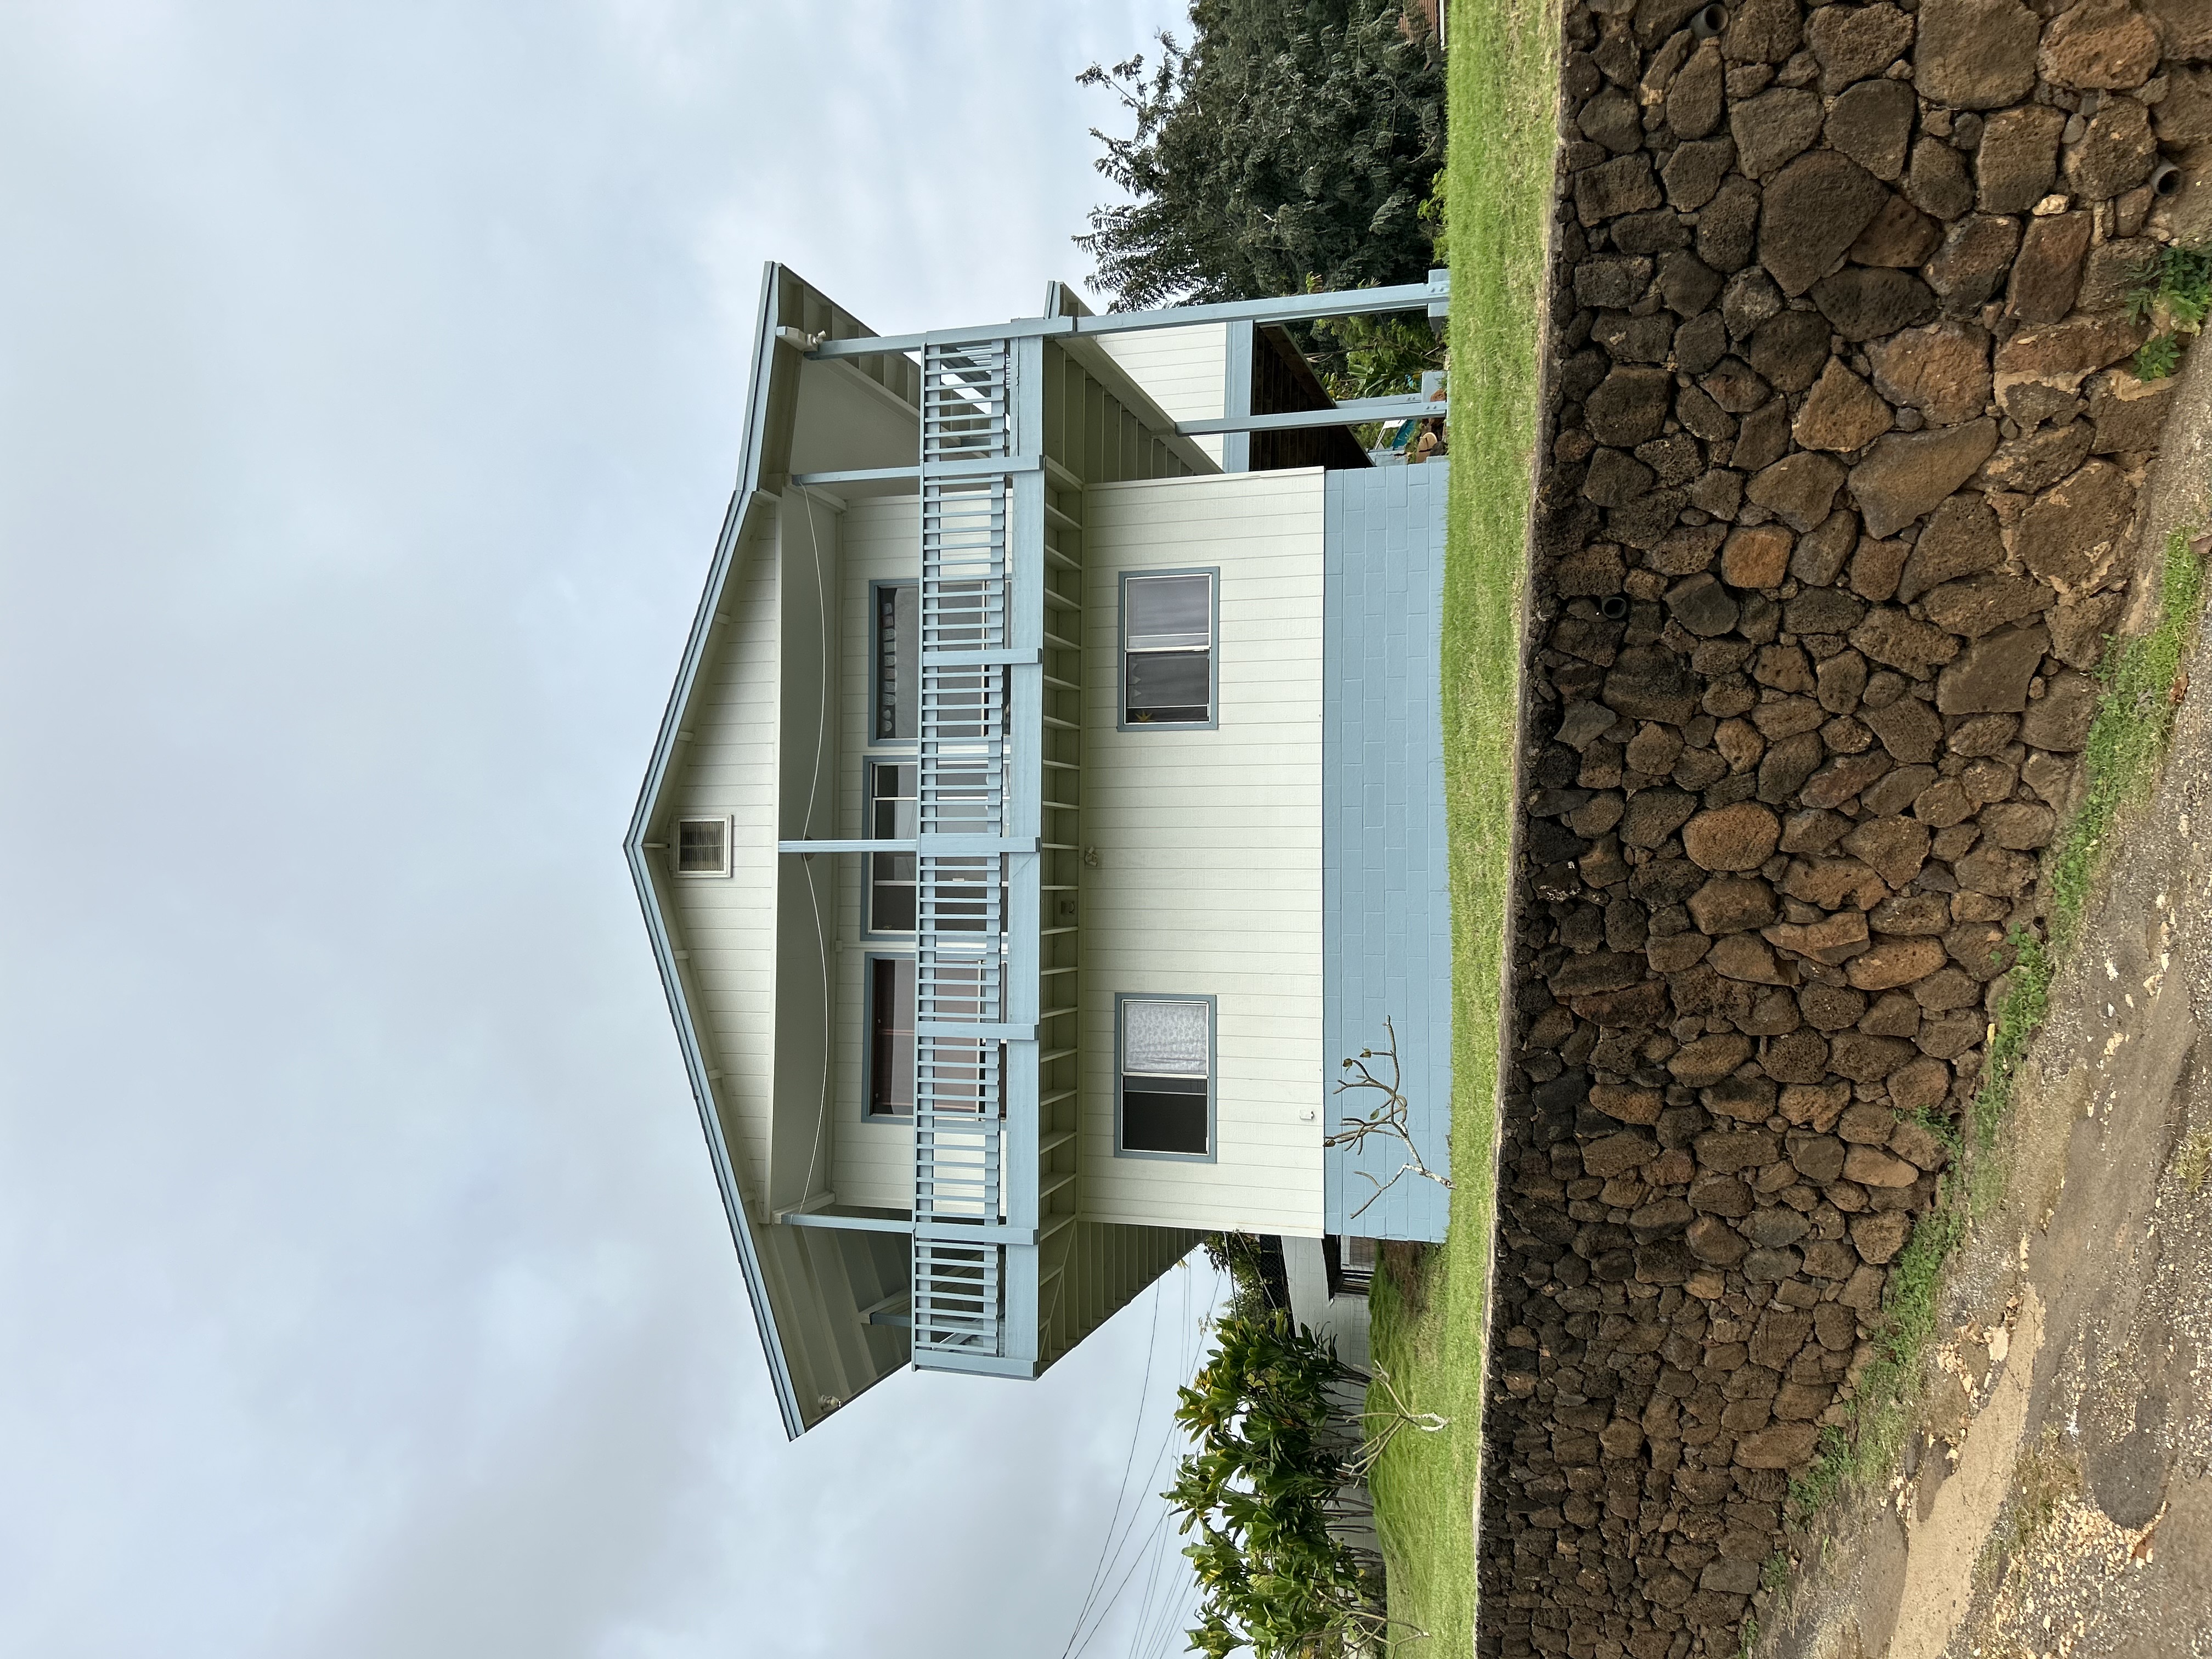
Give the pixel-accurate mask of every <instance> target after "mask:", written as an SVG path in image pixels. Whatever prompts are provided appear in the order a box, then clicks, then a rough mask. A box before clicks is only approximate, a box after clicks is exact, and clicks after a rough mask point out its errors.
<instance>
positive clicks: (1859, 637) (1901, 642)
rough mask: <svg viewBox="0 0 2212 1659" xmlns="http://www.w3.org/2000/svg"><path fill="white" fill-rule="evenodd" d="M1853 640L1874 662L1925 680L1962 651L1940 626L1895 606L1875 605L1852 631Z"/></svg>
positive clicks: (1851, 637)
mask: <svg viewBox="0 0 2212 1659" xmlns="http://www.w3.org/2000/svg"><path fill="white" fill-rule="evenodd" d="M1850 641H1851V643H1852V644H1853V645H1855V646H1857V647H1858V648H1859V650H1860V651H1861V652H1863V653H1864V654H1865V655H1867V656H1868V657H1870V658H1872V659H1874V660H1875V662H1879V663H1887V665H1889V666H1890V667H1892V668H1894V669H1898V670H1899V671H1902V672H1904V673H1906V674H1909V675H1911V677H1912V678H1914V679H1925V678H1927V677H1928V675H1929V673H1930V672H1931V671H1933V670H1934V669H1935V668H1936V666H1937V665H1939V664H1942V663H1947V662H1948V661H1950V660H1951V659H1952V658H1954V657H1955V656H1956V655H1958V653H1959V642H1958V641H1956V640H1954V639H1953V638H1952V637H1951V636H1950V635H1948V634H1947V633H1945V632H1944V631H1943V630H1942V629H1940V628H1931V627H1929V625H1928V624H1927V623H1923V622H1918V621H1916V620H1915V619H1914V618H1912V617H1909V616H1907V615H1906V614H1905V612H1904V611H1899V610H1898V609H1897V608H1895V607H1894V606H1892V605H1876V606H1875V607H1874V608H1873V609H1871V610H1869V611H1868V612H1867V614H1866V618H1865V620H1864V621H1863V622H1861V623H1859V625H1858V626H1857V627H1856V628H1854V629H1851V632H1850Z"/></svg>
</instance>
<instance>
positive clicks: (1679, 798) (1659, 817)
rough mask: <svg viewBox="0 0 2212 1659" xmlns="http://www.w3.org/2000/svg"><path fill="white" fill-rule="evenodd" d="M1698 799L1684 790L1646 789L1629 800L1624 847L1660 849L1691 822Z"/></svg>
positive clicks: (1622, 836)
mask: <svg viewBox="0 0 2212 1659" xmlns="http://www.w3.org/2000/svg"><path fill="white" fill-rule="evenodd" d="M1697 810H1698V798H1697V797H1696V796H1695V795H1692V794H1688V793H1685V792H1684V791H1682V790H1680V789H1644V790H1639V791H1638V792H1637V793H1635V794H1634V795H1632V796H1631V797H1630V798H1629V801H1628V811H1627V813H1626V816H1625V817H1623V818H1622V820H1621V825H1620V839H1621V842H1622V844H1623V845H1624V846H1628V847H1657V846H1659V845H1660V844H1661V843H1662V842H1664V841H1666V839H1667V838H1668V836H1671V835H1673V834H1674V832H1675V831H1676V830H1677V829H1680V828H1681V827H1682V826H1683V825H1684V824H1685V823H1687V822H1689V818H1690V815H1691V814H1692V812H1694V811H1697Z"/></svg>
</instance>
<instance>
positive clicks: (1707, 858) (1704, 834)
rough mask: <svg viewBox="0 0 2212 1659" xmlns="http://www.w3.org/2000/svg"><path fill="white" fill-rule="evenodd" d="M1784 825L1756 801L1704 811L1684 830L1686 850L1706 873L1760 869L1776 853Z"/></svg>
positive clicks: (1690, 821)
mask: <svg viewBox="0 0 2212 1659" xmlns="http://www.w3.org/2000/svg"><path fill="white" fill-rule="evenodd" d="M1781 838H1782V825H1781V822H1780V820H1778V818H1776V817H1775V816H1774V814H1773V812H1772V811H1770V810H1769V809H1768V808H1766V807H1765V806H1762V805H1759V804H1758V803H1757V802H1755V801H1738V802H1737V803H1736V804H1735V805H1733V806H1723V807H1720V808H1717V809H1716V810H1714V811H1708V812H1700V813H1699V814H1698V815H1697V816H1696V817H1693V818H1692V819H1690V820H1689V821H1688V823H1686V824H1685V825H1684V826H1683V829H1682V850H1683V851H1684V852H1685V853H1686V854H1688V855H1689V857H1690V860H1691V861H1692V863H1694V864H1696V865H1697V866H1698V867H1699V869H1702V870H1729V871H1735V870H1756V869H1757V868H1758V867H1759V866H1760V865H1762V864H1764V863H1765V862H1766V860H1768V859H1770V858H1771V857H1772V856H1773V854H1774V848H1775V846H1776V844H1777V843H1778V842H1779V841H1780V840H1781Z"/></svg>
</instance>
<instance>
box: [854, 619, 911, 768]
mask: <svg viewBox="0 0 2212 1659" xmlns="http://www.w3.org/2000/svg"><path fill="white" fill-rule="evenodd" d="M918 586H921V579H920V578H919V577H915V576H872V577H870V578H869V579H868V693H867V709H868V713H867V727H866V738H865V741H864V742H863V743H862V744H861V747H862V748H864V749H881V750H889V751H890V752H891V753H893V754H901V755H911V754H913V753H914V752H915V750H918V749H919V748H921V740H920V739H919V738H879V737H878V736H877V735H876V667H877V665H878V664H879V663H881V662H882V661H883V659H884V639H883V631H884V630H883V618H884V610H883V602H882V600H881V599H878V597H877V596H878V594H879V593H880V592H882V591H883V590H884V588H886V587H918ZM919 648H920V645H919V642H917V644H916V649H919ZM920 718H921V710H919V709H917V710H915V719H916V720H917V721H918V720H920Z"/></svg>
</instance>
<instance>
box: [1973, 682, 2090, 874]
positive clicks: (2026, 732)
mask: <svg viewBox="0 0 2212 1659" xmlns="http://www.w3.org/2000/svg"><path fill="white" fill-rule="evenodd" d="M2098 695H2099V692H2098V686H2097V682H2096V681H2094V680H2093V679H2091V678H2089V677H2088V676H2087V674H2076V673H2074V672H2072V671H2068V672H2065V673H2063V674H2058V675H2056V676H2054V677H2053V678H2051V682H2050V683H2049V684H2048V685H2046V686H2045V688H2044V693H2043V695H2042V696H2040V697H2039V698H2037V699H2036V700H2035V701H2034V702H2032V703H2030V704H2029V705H2028V706H2027V714H2024V715H2022V716H2021V722H2020V740H2021V742H2022V743H2025V744H2028V745H2030V746H2031V747H2033V748H2036V749H2054V750H2059V751H2060V752H2061V753H2063V754H2073V753H2075V752H2076V751H2077V750H2080V749H2081V748H2082V747H2083V746H2084V745H2086V744H2087V742H2088V741H2089V727H2090V725H2091V724H2092V723H2093V721H2094V720H2096V718H2097V697H2098ZM1998 844H1999V845H2000V846H2004V847H2010V846H2012V845H2013V844H2014V843H2013V842H1999V843H1998ZM2032 844H2033V845H2035V846H2038V847H2039V846H2041V845H2042V844H2043V843H2042V842H2033V843H2032Z"/></svg>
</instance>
